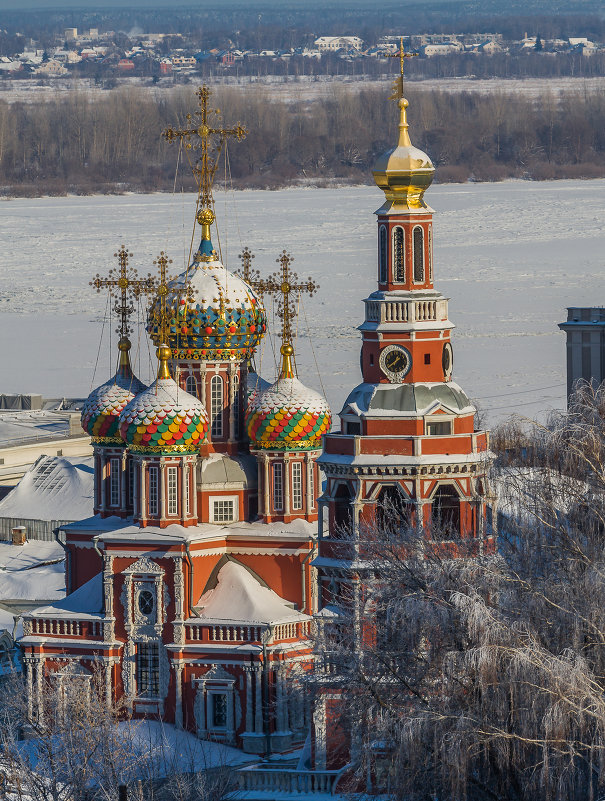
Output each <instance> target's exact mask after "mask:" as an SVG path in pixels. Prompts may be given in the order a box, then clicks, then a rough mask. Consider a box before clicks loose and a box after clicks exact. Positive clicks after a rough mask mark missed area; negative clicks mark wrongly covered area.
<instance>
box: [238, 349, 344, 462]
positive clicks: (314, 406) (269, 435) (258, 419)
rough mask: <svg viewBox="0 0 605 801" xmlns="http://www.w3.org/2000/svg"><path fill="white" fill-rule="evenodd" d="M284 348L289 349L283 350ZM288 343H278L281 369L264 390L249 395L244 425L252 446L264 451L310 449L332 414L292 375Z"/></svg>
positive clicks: (324, 431) (318, 442) (329, 423)
mask: <svg viewBox="0 0 605 801" xmlns="http://www.w3.org/2000/svg"><path fill="white" fill-rule="evenodd" d="M284 348H289V349H290V351H289V352H288V353H284ZM291 353H292V350H291V346H290V345H284V346H282V354H283V355H284V369H282V373H281V375H280V377H279V378H278V379H277V381H276V382H275V383H274V384H272V385H271V386H270V387H269V388H268V389H265V390H264V391H263V392H259V393H258V394H257V395H254V396H252V397H251V398H250V401H249V404H248V410H247V413H246V426H247V430H248V436H249V438H250V443H251V445H252V447H254V448H262V449H268V450H314V449H316V448H321V438H322V435H323V434H327V433H328V432H329V431H330V428H331V426H332V413H331V411H330V407H329V406H328V404H327V402H326V401H325V399H324V398H323V397H322V396H321V395H320V394H319V393H318V392H315V391H314V390H312V389H309V388H308V387H305V385H304V384H302V383H301V382H300V381H299V380H298V378H296V377H295V376H294V373H293V371H292V369H291V367H289V368H286V365H289V360H290V356H291Z"/></svg>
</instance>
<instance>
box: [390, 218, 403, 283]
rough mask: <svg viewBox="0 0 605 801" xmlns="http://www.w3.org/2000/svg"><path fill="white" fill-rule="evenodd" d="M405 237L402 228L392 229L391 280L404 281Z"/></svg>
mask: <svg viewBox="0 0 605 801" xmlns="http://www.w3.org/2000/svg"><path fill="white" fill-rule="evenodd" d="M404 244H405V239H404V233H403V228H400V227H399V226H397V228H395V229H393V281H396V282H397V283H403V282H404V281H405V248H404Z"/></svg>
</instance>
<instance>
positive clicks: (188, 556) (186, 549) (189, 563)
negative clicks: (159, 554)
mask: <svg viewBox="0 0 605 801" xmlns="http://www.w3.org/2000/svg"><path fill="white" fill-rule="evenodd" d="M185 555H186V559H187V564H188V565H189V612H190V613H191V614H193V615H195V616H196V617H199V614H198V612H196V610H195V609H194V608H193V560H192V558H191V551H190V550H189V542H188V541H187V540H185Z"/></svg>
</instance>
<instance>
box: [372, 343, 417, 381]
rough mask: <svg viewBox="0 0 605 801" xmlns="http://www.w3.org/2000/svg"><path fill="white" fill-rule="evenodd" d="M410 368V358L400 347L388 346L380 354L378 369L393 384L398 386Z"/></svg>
mask: <svg viewBox="0 0 605 801" xmlns="http://www.w3.org/2000/svg"><path fill="white" fill-rule="evenodd" d="M411 366H412V356H411V354H410V352H409V350H407V349H406V348H403V347H401V345H388V346H387V347H386V348H383V350H382V351H381V352H380V369H381V370H382V372H383V373H384V374H385V375H386V377H387V378H388V379H389V381H391V382H392V383H393V384H399V383H401V382H402V381H403V379H404V377H405V376H406V375H407V373H408V372H409V370H410V367H411Z"/></svg>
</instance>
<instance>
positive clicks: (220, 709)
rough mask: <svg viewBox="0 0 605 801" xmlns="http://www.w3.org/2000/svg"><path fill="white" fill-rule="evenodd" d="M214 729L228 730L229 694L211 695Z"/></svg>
mask: <svg viewBox="0 0 605 801" xmlns="http://www.w3.org/2000/svg"><path fill="white" fill-rule="evenodd" d="M210 703H211V720H212V728H213V729H226V728H227V693H210Z"/></svg>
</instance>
